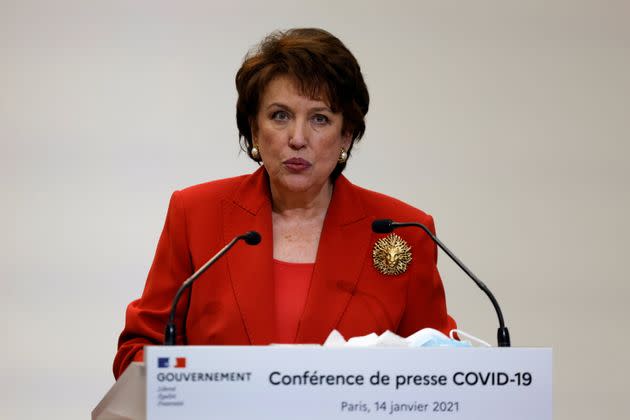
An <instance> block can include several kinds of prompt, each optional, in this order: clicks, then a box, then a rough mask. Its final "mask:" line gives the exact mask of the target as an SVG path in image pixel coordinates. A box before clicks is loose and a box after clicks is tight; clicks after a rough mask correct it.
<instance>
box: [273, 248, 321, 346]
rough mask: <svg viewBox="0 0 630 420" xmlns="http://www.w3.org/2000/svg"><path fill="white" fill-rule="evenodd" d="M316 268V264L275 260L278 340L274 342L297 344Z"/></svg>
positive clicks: (274, 275)
mask: <svg viewBox="0 0 630 420" xmlns="http://www.w3.org/2000/svg"><path fill="white" fill-rule="evenodd" d="M314 266H315V264H314V263H290V262H285V261H278V260H276V259H274V260H273V280H274V286H275V291H274V293H275V300H276V301H275V309H274V315H275V321H276V339H275V341H274V342H276V343H283V344H290V343H295V337H296V335H297V329H298V324H299V322H300V318H301V317H302V312H304V305H305V304H306V295H307V294H308V289H309V287H310V285H311V277H312V276H313V267H314Z"/></svg>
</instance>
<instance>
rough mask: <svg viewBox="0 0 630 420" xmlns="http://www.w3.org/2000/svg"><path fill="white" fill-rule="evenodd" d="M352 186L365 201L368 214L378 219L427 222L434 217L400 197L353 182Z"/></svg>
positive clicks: (363, 201) (364, 204) (362, 200)
mask: <svg viewBox="0 0 630 420" xmlns="http://www.w3.org/2000/svg"><path fill="white" fill-rule="evenodd" d="M352 188H353V189H354V191H355V193H356V194H357V196H358V197H360V200H361V202H362V203H363V206H364V209H365V212H366V214H367V215H368V216H369V217H374V218H376V219H393V220H398V221H416V222H420V223H427V222H429V221H432V217H431V216H430V215H429V214H427V213H426V212H424V211H423V210H420V209H419V208H417V207H414V206H413V205H411V204H409V203H406V202H404V201H402V200H400V199H398V198H395V197H392V196H390V195H387V194H383V193H380V192H377V191H372V190H369V189H367V188H363V187H359V186H357V185H354V184H352Z"/></svg>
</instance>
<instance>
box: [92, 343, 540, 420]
mask: <svg viewBox="0 0 630 420" xmlns="http://www.w3.org/2000/svg"><path fill="white" fill-rule="evenodd" d="M551 368H552V352H551V349H548V348H393V347H365V348H359V347H354V348H352V347H350V348H349V347H337V348H335V347H321V346H147V347H146V348H145V363H144V364H143V363H133V364H131V365H130V366H129V368H128V369H127V370H126V371H125V373H124V374H123V375H122V376H121V377H120V378H119V379H118V381H117V382H116V383H115V384H114V386H113V387H112V388H111V389H110V390H109V392H108V393H107V394H106V395H105V397H104V398H103V400H102V401H101V402H100V403H99V404H98V406H97V407H96V408H95V409H94V410H93V412H92V419H93V420H114V419H118V420H120V419H134V420H141V419H142V420H144V419H147V420H164V419H191V420H192V419H235V420H236V419H297V418H299V419H366V420H367V419H372V418H375V419H378V418H383V419H384V418H392V417H395V418H396V419H411V418H414V419H417V418H433V419H438V418H439V419H441V418H448V419H484V420H493V419H506V418H509V419H511V420H518V419H523V420H525V419H527V420H531V419H538V420H551V419H552V369H551Z"/></svg>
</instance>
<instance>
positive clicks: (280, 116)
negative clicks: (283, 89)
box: [271, 111, 289, 121]
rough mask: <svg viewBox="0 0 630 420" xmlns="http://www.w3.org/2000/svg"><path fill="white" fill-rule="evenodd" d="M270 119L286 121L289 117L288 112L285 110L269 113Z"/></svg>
mask: <svg viewBox="0 0 630 420" xmlns="http://www.w3.org/2000/svg"><path fill="white" fill-rule="evenodd" d="M271 119H273V120H276V121H286V120H288V119H289V113H288V112H286V111H276V112H274V113H273V114H271Z"/></svg>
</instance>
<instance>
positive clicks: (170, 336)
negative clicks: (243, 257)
mask: <svg viewBox="0 0 630 420" xmlns="http://www.w3.org/2000/svg"><path fill="white" fill-rule="evenodd" d="M241 239H242V240H244V241H245V243H246V244H247V245H258V244H259V243H260V240H261V236H260V233H258V232H256V231H254V230H250V231H249V232H246V233H244V234H242V235H239V236H237V237H235V238H234V239H232V240H231V241H230V242H229V243H228V244H227V245H226V246H224V247H223V249H221V250H220V251H219V252H217V253H216V255H215V256H214V257H212V258H211V259H209V260H208V261H207V262H206V263H205V264H204V265H202V266H201V268H199V270H197V271H195V272H194V273H193V275H192V276H190V277H188V278H187V279H186V281H184V282H183V283H182V285H181V286H180V287H179V289H177V293H175V298H174V299H173V303H172V305H171V312H170V314H169V316H168V323H167V324H166V328H165V330H164V345H165V346H174V345H175V337H176V336H177V327H176V326H175V309H176V308H177V302H179V299H180V298H181V296H182V293H184V291H185V290H186V289H188V288H189V287H190V286H191V285H192V284H193V282H194V281H195V280H197V279H198V278H199V276H201V275H202V274H203V273H204V272H205V271H206V270H207V269H208V268H210V266H211V265H212V264H214V263H215V262H217V260H218V259H219V258H221V257H222V256H223V255H224V254H225V253H227V252H228V251H229V250H230V249H231V248H232V247H233V246H234V245H235V244H236V243H237V242H238V241H240V240H241Z"/></svg>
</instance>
